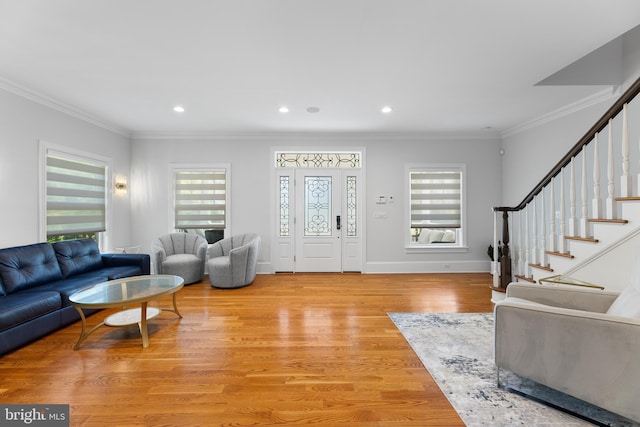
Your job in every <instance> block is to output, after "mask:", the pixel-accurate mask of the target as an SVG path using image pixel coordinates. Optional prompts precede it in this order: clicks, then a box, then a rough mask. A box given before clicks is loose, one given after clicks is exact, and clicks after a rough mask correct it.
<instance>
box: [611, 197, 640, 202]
mask: <svg viewBox="0 0 640 427" xmlns="http://www.w3.org/2000/svg"><path fill="white" fill-rule="evenodd" d="M639 200H640V197H639V196H633V197H616V202H636V201H639Z"/></svg>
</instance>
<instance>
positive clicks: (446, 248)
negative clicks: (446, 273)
mask: <svg viewBox="0 0 640 427" xmlns="http://www.w3.org/2000/svg"><path fill="white" fill-rule="evenodd" d="M404 249H405V251H406V252H407V253H411V254H421V253H433V252H445V253H446V252H450V253H451V252H468V251H469V247H468V246H460V245H446V244H442V243H438V244H436V245H417V244H411V245H409V246H405V247H404Z"/></svg>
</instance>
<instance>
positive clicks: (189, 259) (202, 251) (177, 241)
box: [151, 233, 207, 285]
mask: <svg viewBox="0 0 640 427" xmlns="http://www.w3.org/2000/svg"><path fill="white" fill-rule="evenodd" d="M151 252H152V260H153V262H154V264H155V266H156V273H157V274H173V275H175V276H180V277H182V278H183V279H184V284H185V285H189V284H191V283H196V282H199V281H201V280H202V278H203V277H204V265H205V261H206V257H207V240H206V239H205V238H204V237H202V236H198V235H196V234H192V233H171V234H166V235H164V236H160V237H159V238H157V239H155V240H154V241H153V242H152V243H151Z"/></svg>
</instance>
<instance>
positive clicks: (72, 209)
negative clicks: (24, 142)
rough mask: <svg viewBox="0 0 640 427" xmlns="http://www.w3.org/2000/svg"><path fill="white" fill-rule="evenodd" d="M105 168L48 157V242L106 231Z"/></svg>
mask: <svg viewBox="0 0 640 427" xmlns="http://www.w3.org/2000/svg"><path fill="white" fill-rule="evenodd" d="M106 169H107V168H106V165H104V164H100V163H98V162H91V161H89V160H77V159H75V158H68V157H65V156H63V155H57V154H53V153H47V159H46V176H47V182H46V206H47V214H46V215H47V238H49V237H54V236H61V235H65V234H75V233H96V232H101V231H105V229H106V219H105V217H106V215H105V213H106V201H105V200H106Z"/></svg>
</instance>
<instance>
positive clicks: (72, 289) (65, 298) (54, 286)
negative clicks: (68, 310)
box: [38, 271, 109, 307]
mask: <svg viewBox="0 0 640 427" xmlns="http://www.w3.org/2000/svg"><path fill="white" fill-rule="evenodd" d="M107 280H109V278H108V277H107V276H106V275H103V274H101V272H100V271H97V272H89V273H85V274H80V275H78V276H74V277H70V278H68V279H62V280H58V281H56V282H51V283H49V284H47V285H43V286H41V287H40V288H38V290H40V289H42V290H47V291H55V292H58V293H59V294H60V296H61V304H62V307H66V306H68V305H71V302H70V301H69V296H71V295H73V294H74V293H76V292H78V291H80V290H82V289H86V288H89V287H91V286H93V285H97V284H98V283H102V282H106V281H107Z"/></svg>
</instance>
